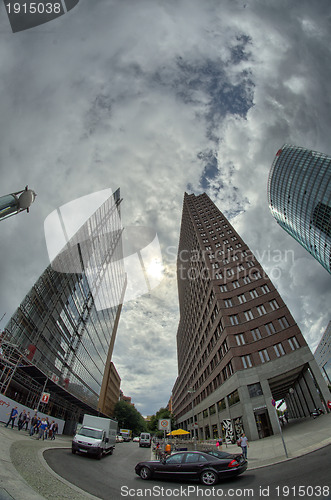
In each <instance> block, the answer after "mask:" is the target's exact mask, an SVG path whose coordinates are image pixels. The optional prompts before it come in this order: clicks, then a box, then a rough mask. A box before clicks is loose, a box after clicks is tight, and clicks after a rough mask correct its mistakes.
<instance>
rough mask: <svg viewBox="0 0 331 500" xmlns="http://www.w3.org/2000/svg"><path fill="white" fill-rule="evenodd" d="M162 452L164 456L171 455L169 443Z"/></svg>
mask: <svg viewBox="0 0 331 500" xmlns="http://www.w3.org/2000/svg"><path fill="white" fill-rule="evenodd" d="M164 452H165V454H166V455H170V454H171V444H170V443H167V444H166V445H165V449H164Z"/></svg>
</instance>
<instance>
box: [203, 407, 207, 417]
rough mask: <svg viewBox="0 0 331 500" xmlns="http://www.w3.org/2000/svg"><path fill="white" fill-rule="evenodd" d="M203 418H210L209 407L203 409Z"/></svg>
mask: <svg viewBox="0 0 331 500" xmlns="http://www.w3.org/2000/svg"><path fill="white" fill-rule="evenodd" d="M202 415H203V418H208V409H207V410H203V414H202Z"/></svg>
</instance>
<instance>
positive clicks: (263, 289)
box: [261, 285, 270, 293]
mask: <svg viewBox="0 0 331 500" xmlns="http://www.w3.org/2000/svg"><path fill="white" fill-rule="evenodd" d="M261 290H262V292H263V293H269V292H270V289H269V287H268V285H262V286H261Z"/></svg>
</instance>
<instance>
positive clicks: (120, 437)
mask: <svg viewBox="0 0 331 500" xmlns="http://www.w3.org/2000/svg"><path fill="white" fill-rule="evenodd" d="M123 441H124V439H123V437H122V436H116V443H123Z"/></svg>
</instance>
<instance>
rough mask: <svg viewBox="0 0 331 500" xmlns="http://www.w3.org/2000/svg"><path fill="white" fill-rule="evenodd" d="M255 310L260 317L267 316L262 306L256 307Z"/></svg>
mask: <svg viewBox="0 0 331 500" xmlns="http://www.w3.org/2000/svg"><path fill="white" fill-rule="evenodd" d="M256 309H257V312H258V313H259V315H260V316H263V314H267V311H266V308H265V307H264V305H263V304H262V305H261V306H257V308H256Z"/></svg>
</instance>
